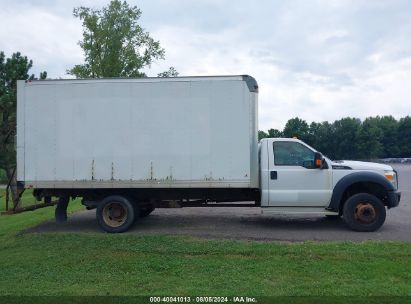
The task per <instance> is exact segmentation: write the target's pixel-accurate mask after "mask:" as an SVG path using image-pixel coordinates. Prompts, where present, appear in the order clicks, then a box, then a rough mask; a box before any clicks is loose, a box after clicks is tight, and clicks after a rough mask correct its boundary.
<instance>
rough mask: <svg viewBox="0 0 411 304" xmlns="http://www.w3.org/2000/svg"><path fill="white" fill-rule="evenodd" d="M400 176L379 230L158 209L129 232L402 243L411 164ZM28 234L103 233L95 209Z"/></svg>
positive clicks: (408, 218) (231, 212) (410, 218)
mask: <svg viewBox="0 0 411 304" xmlns="http://www.w3.org/2000/svg"><path fill="white" fill-rule="evenodd" d="M394 167H395V168H396V169H397V170H398V173H399V176H400V190H401V191H402V198H401V203H400V206H399V207H397V208H393V209H391V210H388V211H387V220H386V222H385V224H384V225H383V227H382V228H381V229H380V230H378V231H376V232H371V233H360V232H354V231H350V230H348V229H347V228H346V226H345V224H344V222H343V220H341V219H328V218H325V217H306V216H292V217H291V216H272V215H270V216H268V215H262V214H261V211H260V209H259V208H243V207H240V208H226V207H221V208H182V209H157V210H155V211H154V212H153V213H152V214H151V215H150V216H149V217H147V218H144V219H141V220H140V221H139V222H138V223H137V224H136V225H135V226H134V227H133V228H132V229H131V230H130V231H129V232H127V233H128V234H136V235H158V234H167V235H190V236H195V237H202V238H210V239H241V240H261V241H271V240H281V241H306V240H323V241H328V240H353V241H364V240H401V241H408V242H411V165H395V166H394ZM27 232H29V233H30V232H39V233H42V232H78V233H87V232H101V231H100V229H99V227H98V226H97V223H96V221H95V210H91V211H85V212H81V213H77V214H74V215H72V216H70V217H69V220H68V222H67V223H64V224H56V223H54V222H52V221H51V222H46V223H44V224H41V225H39V226H37V227H34V228H32V229H29V230H28V231H27Z"/></svg>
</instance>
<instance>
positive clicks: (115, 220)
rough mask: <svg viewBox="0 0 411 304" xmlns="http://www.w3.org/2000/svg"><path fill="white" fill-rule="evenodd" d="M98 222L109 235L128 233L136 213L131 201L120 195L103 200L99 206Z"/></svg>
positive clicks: (97, 212)
mask: <svg viewBox="0 0 411 304" xmlns="http://www.w3.org/2000/svg"><path fill="white" fill-rule="evenodd" d="M96 217H97V222H98V224H99V225H100V227H101V228H102V229H103V230H104V231H106V232H109V233H121V232H124V231H127V230H128V229H129V228H130V226H131V225H132V224H133V222H134V218H135V217H136V211H135V208H134V207H133V205H132V203H130V201H129V200H128V199H127V198H125V197H123V196H119V195H113V196H109V197H106V198H105V199H103V200H102V201H101V202H100V203H99V205H98V206H97V211H96Z"/></svg>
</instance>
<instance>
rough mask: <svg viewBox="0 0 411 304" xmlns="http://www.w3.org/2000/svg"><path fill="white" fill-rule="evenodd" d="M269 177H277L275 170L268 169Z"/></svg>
mask: <svg viewBox="0 0 411 304" xmlns="http://www.w3.org/2000/svg"><path fill="white" fill-rule="evenodd" d="M270 178H271V179H277V171H270Z"/></svg>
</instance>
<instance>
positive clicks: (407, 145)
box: [397, 116, 411, 157]
mask: <svg viewBox="0 0 411 304" xmlns="http://www.w3.org/2000/svg"><path fill="white" fill-rule="evenodd" d="M397 140H398V146H399V147H400V157H411V117H410V116H406V117H403V118H401V119H400V121H399V122H398V135H397Z"/></svg>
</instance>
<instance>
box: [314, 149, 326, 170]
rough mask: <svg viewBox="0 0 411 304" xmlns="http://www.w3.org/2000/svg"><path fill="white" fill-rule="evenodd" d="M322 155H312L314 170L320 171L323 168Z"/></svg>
mask: <svg viewBox="0 0 411 304" xmlns="http://www.w3.org/2000/svg"><path fill="white" fill-rule="evenodd" d="M323 160H324V158H323V155H322V154H321V153H320V152H315V154H314V167H315V168H316V169H322V166H323Z"/></svg>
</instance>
